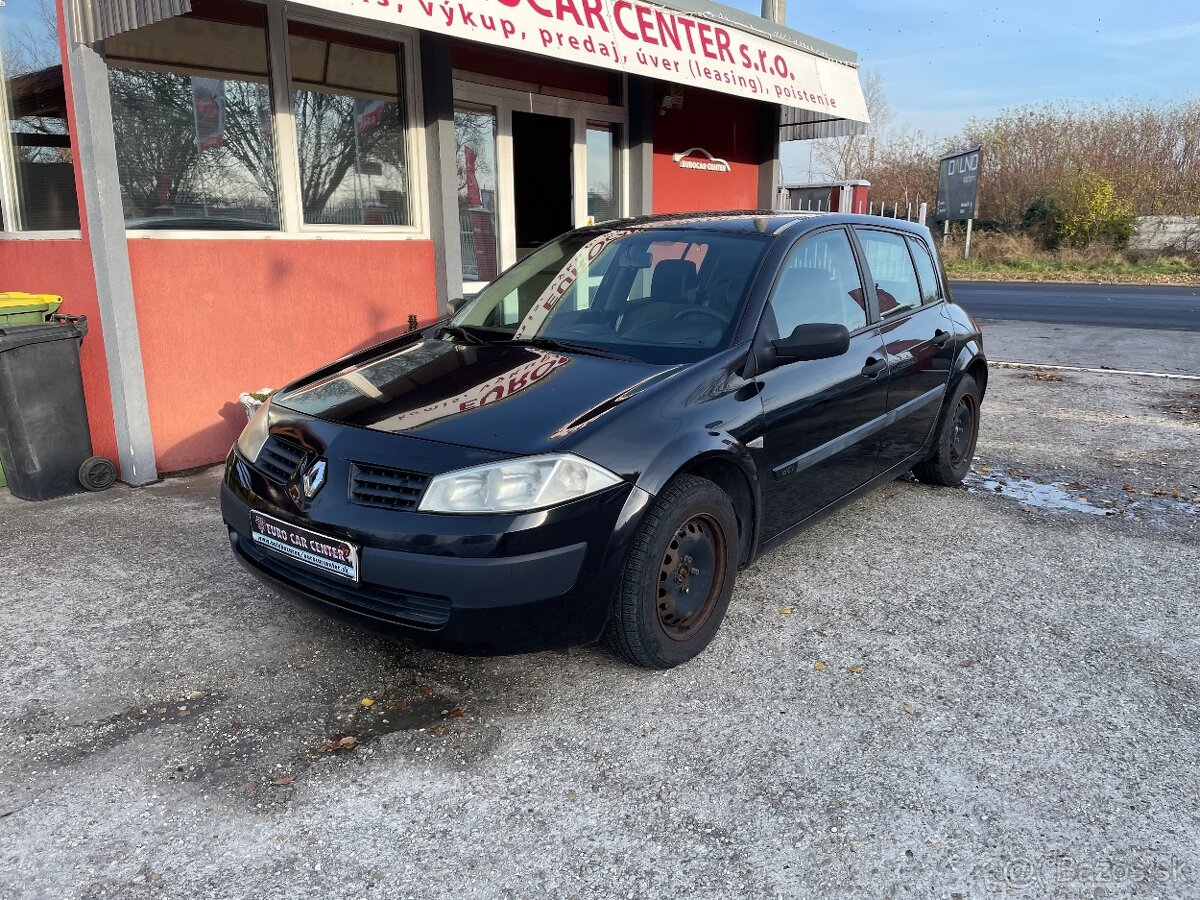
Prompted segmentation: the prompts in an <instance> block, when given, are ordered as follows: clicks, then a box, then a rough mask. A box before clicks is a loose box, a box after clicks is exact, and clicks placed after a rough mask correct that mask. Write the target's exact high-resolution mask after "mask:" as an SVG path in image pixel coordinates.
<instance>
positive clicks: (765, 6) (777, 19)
mask: <svg viewBox="0 0 1200 900" xmlns="http://www.w3.org/2000/svg"><path fill="white" fill-rule="evenodd" d="M762 17H763V18H764V19H766V20H767V21H769V22H774V23H776V24H777V25H786V24H787V0H762Z"/></svg>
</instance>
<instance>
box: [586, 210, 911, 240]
mask: <svg viewBox="0 0 1200 900" xmlns="http://www.w3.org/2000/svg"><path fill="white" fill-rule="evenodd" d="M839 224H850V225H884V226H887V227H888V228H897V229H900V230H903V231H909V232H912V233H914V234H928V230H927V229H926V228H925V226H923V225H920V224H918V223H916V222H907V221H905V220H904V219H891V218H887V217H886V216H861V215H853V214H851V213H832V212H793V211H790V210H779V209H743V210H717V211H713V212H689V213H665V214H659V215H653V216H640V217H637V218H630V219H616V220H614V221H611V222H602V223H598V224H597V225H595V226H592V227H593V228H595V229H596V230H597V231H598V232H599V231H612V230H615V229H636V230H639V231H651V230H664V231H666V230H670V231H697V232H699V231H703V232H709V233H711V232H714V231H722V232H731V233H742V234H766V235H773V236H774V235H781V234H783V233H784V232H788V231H793V230H795V231H796V233H799V232H800V231H808V230H810V229H811V228H814V227H818V226H821V225H839ZM589 230H590V229H589Z"/></svg>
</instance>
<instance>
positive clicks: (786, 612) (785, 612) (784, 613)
mask: <svg viewBox="0 0 1200 900" xmlns="http://www.w3.org/2000/svg"><path fill="white" fill-rule="evenodd" d="M779 614H780V615H781V616H790V615H791V614H792V608H791V607H790V606H785V607H784V608H783V609H781V610H779Z"/></svg>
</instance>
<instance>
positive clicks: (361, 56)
mask: <svg viewBox="0 0 1200 900" xmlns="http://www.w3.org/2000/svg"><path fill="white" fill-rule="evenodd" d="M288 54H289V59H290V62H291V68H292V107H293V110H294V113H295V117H296V141H297V145H298V146H299V150H300V196H301V201H302V203H303V206H304V222H305V223H306V224H308V225H411V224H412V213H411V204H410V203H409V179H408V137H407V134H408V129H407V121H406V119H407V116H406V110H405V104H404V83H403V82H404V79H403V72H404V61H403V56H402V48H401V46H400V45H399V44H396V43H394V42H391V41H382V40H377V39H374V38H369V37H365V36H360V35H353V34H347V33H345V32H341V31H334V30H332V29H329V28H324V27H321V26H317V25H309V24H306V23H303V22H289V23H288Z"/></svg>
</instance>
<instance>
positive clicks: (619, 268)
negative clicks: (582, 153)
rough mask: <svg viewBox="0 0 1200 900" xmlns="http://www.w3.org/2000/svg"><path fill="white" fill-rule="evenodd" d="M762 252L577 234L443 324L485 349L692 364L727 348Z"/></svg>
mask: <svg viewBox="0 0 1200 900" xmlns="http://www.w3.org/2000/svg"><path fill="white" fill-rule="evenodd" d="M766 246H767V239H766V238H764V237H763V236H761V235H746V234H731V233H728V232H721V231H711V232H704V231H696V230H691V229H686V230H685V229H679V230H668V229H653V230H649V229H648V230H639V229H629V230H620V229H617V230H612V231H597V230H594V229H589V230H587V231H583V232H576V233H573V234H569V235H567V236H566V237H563V238H561V239H560V240H557V241H554V242H552V243H550V244H547V245H546V246H544V247H541V248H539V249H538V250H537V251H536V252H534V253H533V254H531V255H530V256H528V257H526V258H525V259H523V260H522V261H521V262H519V263H517V265H515V266H513V267H512V268H511V269H509V270H508V271H507V272H505V273H504V274H503V275H501V276H500V277H499V278H498V279H496V280H495V281H494V282H492V283H491V284H489V285H488V286H487V287H485V288H484V289H483V290H482V291H481V292H480V293H479V294H478V295H477V296H476V297H475V298H474V299H473V300H472V301H471V302H470V303H468V304H467V305H466V306H464V307H463V308H462V309H461V310H459V312H458V314H457V315H455V316H454V318H453V319H452V320H451V322H450V324H451V325H452V326H455V327H457V328H459V329H462V330H463V331H464V332H466V334H467V335H468V336H470V337H475V338H480V339H482V340H486V341H502V340H513V341H532V342H535V343H536V342H544V343H550V342H554V343H559V344H562V345H566V346H564V349H571V348H572V347H578V348H590V349H594V350H596V351H598V352H607V353H616V354H621V355H624V356H630V357H633V358H635V359H639V360H642V361H644V362H650V363H658V364H677V363H685V362H694V361H696V360H698V359H703V358H704V357H706V356H709V355H710V354H712V353H713V352H714V351H715V350H718V349H722V348H724V347H726V346H728V345H729V342H730V340H732V337H733V333H734V331H735V330H736V329H737V325H738V321H739V319H740V317H741V309H742V305H743V303H744V301H745V298H746V294H747V292H748V290H749V288H750V284H751V281H752V280H753V278H754V274H755V272H756V271H757V270H758V264H759V260H760V259H761V258H762V255H763V252H764V250H765V249H766Z"/></svg>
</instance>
